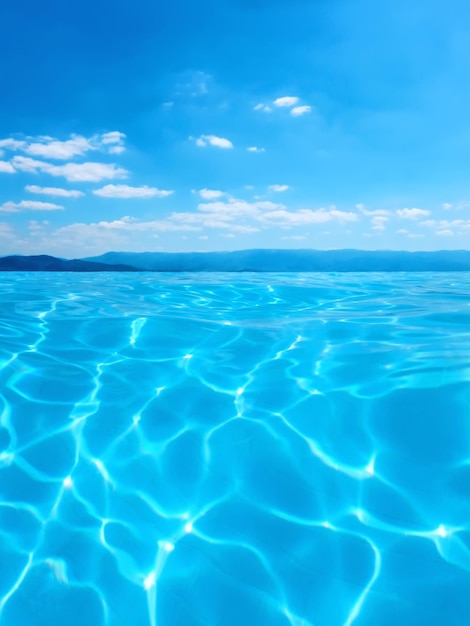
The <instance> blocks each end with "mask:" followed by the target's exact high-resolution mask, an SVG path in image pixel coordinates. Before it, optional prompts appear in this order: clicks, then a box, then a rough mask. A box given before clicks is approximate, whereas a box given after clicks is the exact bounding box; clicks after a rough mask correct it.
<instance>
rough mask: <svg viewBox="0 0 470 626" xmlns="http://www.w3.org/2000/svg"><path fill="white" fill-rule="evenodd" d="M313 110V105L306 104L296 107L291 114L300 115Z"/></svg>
mask: <svg viewBox="0 0 470 626" xmlns="http://www.w3.org/2000/svg"><path fill="white" fill-rule="evenodd" d="M311 110H312V107H311V106H309V105H308V104H304V105H303V106H300V107H294V108H293V109H292V110H291V112H290V114H291V115H293V116H294V117H300V116H301V115H305V113H310V112H311Z"/></svg>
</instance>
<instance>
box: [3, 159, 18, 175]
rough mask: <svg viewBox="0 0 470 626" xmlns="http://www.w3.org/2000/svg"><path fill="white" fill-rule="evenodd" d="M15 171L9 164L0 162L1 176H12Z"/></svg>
mask: <svg viewBox="0 0 470 626" xmlns="http://www.w3.org/2000/svg"><path fill="white" fill-rule="evenodd" d="M15 171H16V170H15V168H14V167H13V165H12V164H11V163H8V161H0V172H2V173H3V174H14V173H15Z"/></svg>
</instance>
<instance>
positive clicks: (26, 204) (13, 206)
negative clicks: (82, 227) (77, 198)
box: [0, 200, 64, 213]
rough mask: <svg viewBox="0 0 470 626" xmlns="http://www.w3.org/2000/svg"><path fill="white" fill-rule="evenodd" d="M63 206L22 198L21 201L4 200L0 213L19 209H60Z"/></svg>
mask: <svg viewBox="0 0 470 626" xmlns="http://www.w3.org/2000/svg"><path fill="white" fill-rule="evenodd" d="M63 208H64V207H63V206H61V205H59V204H53V203H52V202H38V201H35V200H22V201H21V202H4V203H3V204H2V205H1V206H0V212H1V213H20V212H21V211H60V210H62V209H63Z"/></svg>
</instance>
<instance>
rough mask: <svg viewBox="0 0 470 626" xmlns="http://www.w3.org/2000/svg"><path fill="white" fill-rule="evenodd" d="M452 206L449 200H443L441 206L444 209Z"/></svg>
mask: <svg viewBox="0 0 470 626" xmlns="http://www.w3.org/2000/svg"><path fill="white" fill-rule="evenodd" d="M452 207H453V205H452V204H450V203H449V202H444V204H443V205H442V208H443V209H446V210H448V209H451V208H452Z"/></svg>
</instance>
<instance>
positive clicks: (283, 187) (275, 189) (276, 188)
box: [268, 185, 289, 193]
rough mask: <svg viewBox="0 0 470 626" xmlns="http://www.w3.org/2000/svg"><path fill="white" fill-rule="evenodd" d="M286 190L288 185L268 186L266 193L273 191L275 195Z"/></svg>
mask: <svg viewBox="0 0 470 626" xmlns="http://www.w3.org/2000/svg"><path fill="white" fill-rule="evenodd" d="M288 189H289V185H269V187H268V191H273V192H275V193H280V192H282V191H287V190H288Z"/></svg>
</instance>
